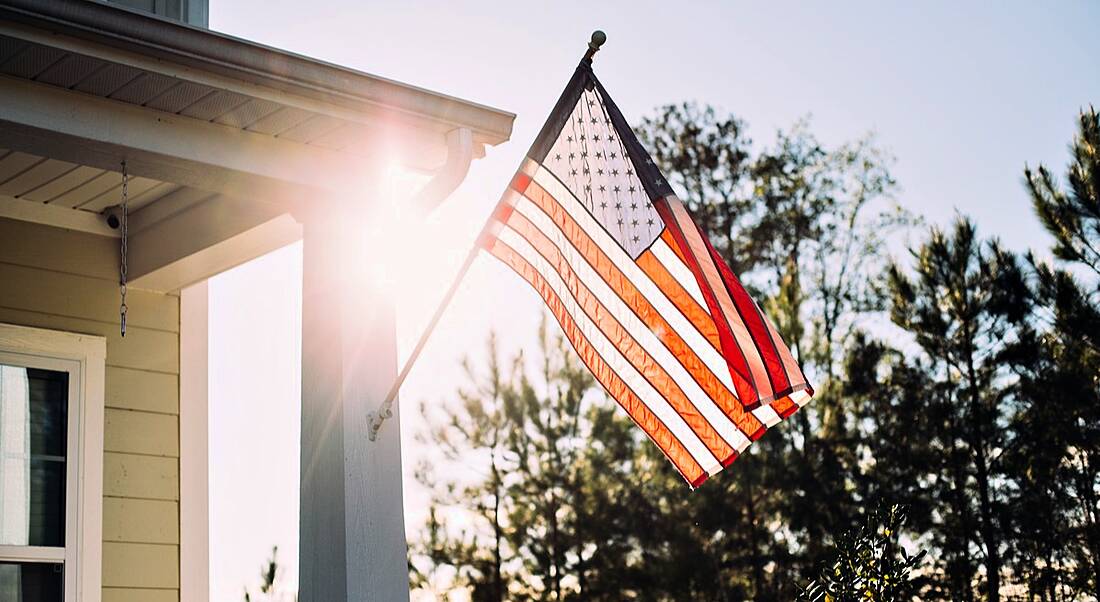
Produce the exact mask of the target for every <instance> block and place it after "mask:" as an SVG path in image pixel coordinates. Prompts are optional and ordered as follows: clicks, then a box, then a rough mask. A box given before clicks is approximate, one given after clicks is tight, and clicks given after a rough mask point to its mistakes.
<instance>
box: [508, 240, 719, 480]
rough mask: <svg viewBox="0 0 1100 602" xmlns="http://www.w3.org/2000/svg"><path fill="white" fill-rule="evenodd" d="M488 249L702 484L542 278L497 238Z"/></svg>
mask: <svg viewBox="0 0 1100 602" xmlns="http://www.w3.org/2000/svg"><path fill="white" fill-rule="evenodd" d="M489 251H490V252H491V253H492V254H493V255H494V256H496V257H497V258H498V259H500V260H501V261H503V262H504V263H505V264H506V265H508V266H509V267H511V268H512V269H513V270H514V271H515V272H516V273H517V274H519V276H520V277H521V278H523V279H524V280H526V281H527V282H528V283H529V284H530V285H531V286H532V287H534V289H535V290H536V291H537V292H538V293H539V295H540V296H541V297H542V299H543V301H544V302H545V303H546V305H547V307H548V308H549V309H550V312H551V313H552V314H553V315H554V318H555V319H556V320H557V321H558V324H560V325H561V328H562V331H563V332H564V333H565V336H566V338H567V339H568V340H569V342H570V344H571V345H572V346H573V349H575V350H576V352H577V355H578V356H579V357H580V358H581V361H583V362H584V364H585V365H586V366H588V369H589V370H591V371H592V375H593V376H595V377H596V380H597V381H598V382H599V383H600V384H601V385H603V387H604V389H606V390H607V392H608V393H609V394H610V395H611V396H612V397H613V398H614V399H615V401H616V402H618V403H619V405H620V406H622V408H623V409H624V410H626V413H627V414H629V415H630V417H631V419H633V420H634V422H635V423H636V424H637V425H638V426H639V427H640V428H641V429H642V430H643V431H644V432H645V433H646V435H648V436H649V438H650V439H651V440H653V442H654V443H655V444H656V445H657V447H658V448H660V449H661V451H662V452H663V453H664V454H665V456H666V457H667V458H668V459H669V460H670V461H671V462H672V464H673V466H675V467H676V469H677V470H678V471H679V472H680V474H681V475H683V477H684V478H685V479H687V481H688V482H689V483H691V484H692V486H693V487H698V486H699V485H700V484H702V482H703V481H704V480H706V478H707V473H706V471H704V470H703V467H702V466H701V465H700V464H699V463H698V462H697V461H696V460H695V458H694V457H693V456H692V455H691V453H690V452H689V451H688V450H687V448H686V447H684V444H683V443H682V442H681V441H680V440H679V439H677V438H676V436H675V435H674V434H673V433H672V431H670V430H669V428H668V427H667V426H665V424H664V423H663V422H661V420H660V419H658V418H657V416H656V415H654V414H653V412H652V410H650V409H649V407H647V406H646V404H645V402H643V401H642V400H641V399H640V398H639V397H638V396H637V395H636V394H635V393H634V391H632V390H631V389H630V387H629V386H627V384H626V383H625V382H623V380H622V378H620V377H619V375H618V374H616V373H615V371H614V370H612V369H611V367H610V366H609V365H608V364H607V362H605V361H604V359H603V358H602V357H601V356H600V354H599V353H598V352H597V351H596V349H595V347H593V346H592V344H591V343H590V342H589V341H588V339H587V338H586V337H585V336H584V333H583V332H582V331H581V329H580V328H579V327H578V326H577V323H576V322H575V321H574V320H573V317H572V316H570V315H569V312H568V311H567V310H566V308H565V305H564V304H563V303H562V301H561V299H559V298H558V295H557V293H555V292H554V290H553V288H552V287H551V286H550V284H549V283H548V282H547V281H546V279H545V278H543V277H542V275H541V274H539V273H538V271H537V270H536V269H535V268H534V266H532V265H531V264H530V263H528V262H527V260H525V259H524V258H523V257H521V256H520V255H519V254H518V253H516V252H515V251H514V250H512V248H511V247H509V246H508V245H506V244H504V243H502V242H500V241H494V242H492V243H490V245H489Z"/></svg>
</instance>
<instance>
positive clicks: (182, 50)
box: [0, 0, 515, 145]
mask: <svg viewBox="0 0 1100 602" xmlns="http://www.w3.org/2000/svg"><path fill="white" fill-rule="evenodd" d="M0 19H6V20H11V21H16V22H20V23H23V24H25V25H28V26H31V27H36V28H42V29H46V30H49V31H53V32H56V33H63V34H66V35H69V36H72V37H76V38H81V39H84V40H86V41H89V42H93V43H100V44H104V45H108V46H111V47H115V48H119V49H122V50H126V51H131V52H139V53H142V54H145V55H147V56H153V57H156V58H158V59H161V60H165V61H170V62H173V63H177V64H180V65H182V66H185V67H188V68H192V69H197V70H204V71H208V72H212V73H217V74H219V75H223V76H228V77H234V78H237V79H240V80H243V81H247V82H249V83H251V84H254V85H260V86H264V87H267V88H271V89H274V90H278V91H280V92H284V93H287V94H294V95H300V96H304V97H308V98H312V99H315V100H319V101H322V102H325V103H331V104H333V105H336V106H339V107H342V108H344V109H348V110H353V111H364V112H371V113H377V112H378V111H380V110H381V111H383V112H386V113H390V114H393V115H394V116H395V117H397V118H399V119H402V120H408V121H409V122H410V125H416V126H418V127H425V128H427V129H434V130H437V131H440V132H444V133H445V132H447V131H450V130H452V129H456V128H467V129H469V130H471V131H472V132H473V133H474V137H475V139H476V140H477V142H479V143H482V144H489V145H496V144H499V143H501V142H504V141H506V140H508V138H509V137H510V136H511V132H512V123H513V120H514V119H515V115H514V114H513V113H509V112H507V111H502V110H500V109H494V108H492V107H487V106H485V105H481V104H477V103H473V102H469V101H466V100H462V99H458V98H455V97H452V96H447V95H445V94H439V93H436V92H432V91H430V90H425V89H423V88H418V87H415V86H410V85H408V84H403V83H401V82H396V81H393V80H390V79H386V78H383V77H378V76H374V75H370V74H367V73H362V72H360V71H355V70H353V69H348V68H346V67H341V66H338V65H333V64H331V63H326V62H324V61H318V60H315V59H311V58H308V57H304V56H301V55H297V54H294V53H291V52H287V51H284V50H279V49H275V48H270V47H268V46H264V45H262V44H257V43H255V42H250V41H247V40H242V39H239V38H235V37H232V36H229V35H225V34H222V33H218V32H214V31H210V30H207V29H202V28H198V27H194V26H190V25H186V24H183V23H179V22H175V21H170V20H167V19H161V18H157V17H154V16H150V15H147V14H144V13H141V12H138V11H133V10H129V9H126V8H123V7H118V6H116V5H107V4H104V3H100V2H94V1H89V0H53V1H51V2H42V1H41V0H0Z"/></svg>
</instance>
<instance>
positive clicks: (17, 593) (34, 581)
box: [0, 562, 64, 602]
mask: <svg viewBox="0 0 1100 602" xmlns="http://www.w3.org/2000/svg"><path fill="white" fill-rule="evenodd" d="M63 570H64V569H63V568H62V566H61V565H60V564H31V563H21V562H0V600H4V601H5V602H62V597H63V596H62V591H63V590H62V588H63V585H62V584H63V581H64V580H63V579H62V577H63V576H64V575H63Z"/></svg>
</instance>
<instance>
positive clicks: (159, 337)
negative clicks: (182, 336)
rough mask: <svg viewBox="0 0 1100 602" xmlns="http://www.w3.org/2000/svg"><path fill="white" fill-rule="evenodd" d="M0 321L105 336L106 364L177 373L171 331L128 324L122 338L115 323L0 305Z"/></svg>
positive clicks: (176, 338)
mask: <svg viewBox="0 0 1100 602" xmlns="http://www.w3.org/2000/svg"><path fill="white" fill-rule="evenodd" d="M0 322H7V323H9V324H19V325H22V326H36V327H39V328H52V329H54V330H65V331H68V332H78V333H85V334H94V335H99V336H102V337H105V338H106V339H107V365H108V366H123V367H126V368H137V369H141V370H154V371H157V372H168V373H172V374H178V373H179V335H178V334H176V333H173V332H165V331H163V330H150V329H148V328H137V327H130V328H127V329H126V338H125V339H123V338H122V336H121V335H120V334H119V330H118V325H117V324H110V323H107V322H94V321H92V320H82V319H78V318H69V317H65V316H57V315H53V314H47V313H39V312H32V311H23V310H18V309H11V308H7V307H0Z"/></svg>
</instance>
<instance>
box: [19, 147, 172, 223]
mask: <svg viewBox="0 0 1100 602" xmlns="http://www.w3.org/2000/svg"><path fill="white" fill-rule="evenodd" d="M180 188H181V186H180V185H179V184H172V183H169V182H162V181H159V180H154V179H151V178H142V177H134V178H131V179H130V182H129V185H128V193H129V204H130V209H131V210H133V211H137V210H139V209H141V208H142V207H145V206H146V205H148V204H149V203H152V202H153V201H156V200H157V199H160V198H162V197H164V196H166V195H168V194H171V193H173V192H176V191H177V190H179V189H180ZM121 189H122V174H121V173H119V172H117V171H109V170H106V169H98V168H95V167H89V166H87V165H78V164H76V163H69V162H67V161H59V160H57V159H49V158H46V157H40V156H37V155H32V154H29V153H24V152H20V151H13V150H9V149H3V148H0V197H10V198H13V199H19V200H22V201H28V202H35V203H42V204H47V205H52V206H54V207H67V208H71V209H80V210H83V211H89V212H92V213H100V212H102V211H103V210H104V209H106V208H107V207H110V206H112V205H117V204H118V203H119V202H120V200H121V194H122V190H121Z"/></svg>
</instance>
